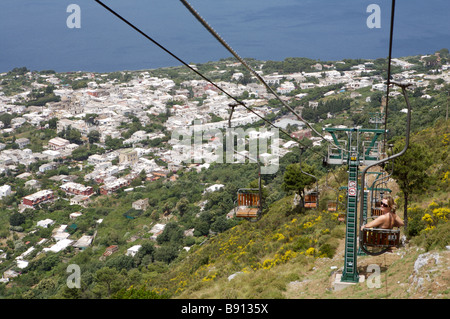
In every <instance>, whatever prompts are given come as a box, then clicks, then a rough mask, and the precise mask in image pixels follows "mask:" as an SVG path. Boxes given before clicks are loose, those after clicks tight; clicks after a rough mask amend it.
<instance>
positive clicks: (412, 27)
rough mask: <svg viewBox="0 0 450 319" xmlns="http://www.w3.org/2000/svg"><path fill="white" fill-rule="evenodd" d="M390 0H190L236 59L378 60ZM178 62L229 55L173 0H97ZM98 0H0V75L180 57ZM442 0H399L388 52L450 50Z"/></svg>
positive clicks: (449, 5)
mask: <svg viewBox="0 0 450 319" xmlns="http://www.w3.org/2000/svg"><path fill="white" fill-rule="evenodd" d="M392 1H393V0H339V1H338V0H277V1H268V0H190V1H189V3H190V5H192V6H193V7H194V8H195V10H197V12H198V13H199V14H200V15H201V16H202V17H203V18H204V19H205V20H206V21H207V22H208V23H209V24H210V25H211V26H212V27H213V28H214V29H215V30H216V32H218V33H219V34H220V36H221V37H222V38H223V39H224V40H225V41H226V42H227V43H228V44H229V45H230V46H231V47H232V48H233V49H234V50H235V51H236V52H237V53H238V54H239V55H240V56H241V57H243V58H254V59H257V60H273V61H281V60H284V59H285V58H288V57H307V58H311V59H316V60H320V61H337V60H341V59H345V58H353V59H356V58H363V59H376V58H386V57H387V56H388V54H389V35H390V27H391V16H392V12H393V11H392ZM101 3H103V4H104V5H106V6H108V7H109V8H111V10H113V11H114V12H116V13H117V14H118V15H119V16H121V17H122V18H123V19H125V20H127V21H128V22H129V23H130V24H132V25H134V26H135V27H136V28H138V29H140V30H141V31H142V32H143V33H144V34H145V35H147V36H148V37H150V38H151V39H153V40H154V41H156V42H157V43H159V44H160V45H161V46H163V47H164V48H165V49H167V50H168V51H170V52H171V53H172V54H174V55H175V56H177V57H178V58H179V59H181V60H182V61H184V62H185V63H190V64H199V63H206V62H209V61H218V60H220V59H223V58H228V57H231V54H230V53H229V52H228V51H227V50H226V49H225V48H224V47H223V46H222V45H221V44H220V43H219V42H218V41H217V40H216V39H215V38H214V37H213V36H212V35H211V34H210V33H209V32H208V31H207V30H206V29H205V28H204V27H203V26H202V25H201V24H200V23H199V22H198V21H197V20H196V19H195V18H194V17H193V15H192V14H191V13H190V12H189V11H188V10H187V9H186V7H185V6H184V5H183V3H182V2H181V1H176V0H127V1H124V0H102V1H101ZM101 3H100V1H96V0H68V1H67V0H1V1H0V72H7V71H9V70H11V69H13V68H15V67H23V66H25V67H27V68H28V69H30V70H38V71H41V70H55V71H56V72H72V71H90V72H114V71H124V70H143V69H156V68H161V67H171V66H179V65H181V64H182V63H180V61H179V60H177V59H175V58H174V57H173V56H171V55H170V54H168V53H167V52H166V51H164V50H163V49H162V48H161V47H159V46H157V45H156V44H155V43H153V42H151V41H150V40H149V39H148V38H146V37H145V36H144V35H142V34H140V33H139V32H137V31H136V30H134V29H133V28H132V27H131V26H130V25H128V24H127V23H125V22H124V21H123V20H121V19H120V18H118V17H117V16H115V15H114V14H112V13H111V12H110V11H108V10H107V9H105V7H104V6H102V5H101ZM449 13H450V1H448V0H427V1H424V0H400V1H396V4H395V10H394V25H393V26H394V28H393V45H392V56H393V57H402V56H411V55H418V54H420V55H425V54H433V53H434V52H436V51H438V50H440V49H442V48H449V47H450V19H449V18H448V15H449Z"/></svg>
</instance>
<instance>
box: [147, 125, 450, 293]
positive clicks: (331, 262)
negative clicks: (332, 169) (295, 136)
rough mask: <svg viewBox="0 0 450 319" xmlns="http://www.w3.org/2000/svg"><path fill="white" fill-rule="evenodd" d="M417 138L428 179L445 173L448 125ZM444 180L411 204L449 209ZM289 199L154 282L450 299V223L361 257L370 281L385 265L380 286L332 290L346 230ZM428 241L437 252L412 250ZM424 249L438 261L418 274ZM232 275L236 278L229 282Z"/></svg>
mask: <svg viewBox="0 0 450 319" xmlns="http://www.w3.org/2000/svg"><path fill="white" fill-rule="evenodd" d="M445 134H447V135H445ZM412 140H413V141H414V142H416V143H421V144H426V145H429V146H431V148H432V149H430V153H431V154H433V155H432V156H433V158H434V160H435V162H434V163H435V164H433V165H432V167H430V173H433V174H437V175H438V176H440V175H442V176H443V175H445V172H446V171H448V164H445V162H444V163H443V162H442V161H441V160H442V159H443V158H445V157H446V156H447V155H446V154H447V153H448V147H447V146H448V141H447V140H448V124H447V123H445V122H441V123H439V124H438V125H436V127H435V128H430V129H426V130H425V131H423V132H420V133H419V134H417V135H415V136H413V137H412ZM442 179H443V177H439V178H438V180H439V183H438V185H437V186H436V187H435V188H434V189H433V190H432V191H429V192H428V193H427V194H425V195H421V196H417V198H416V200H415V202H413V205H418V206H421V207H431V206H430V203H432V202H433V200H435V199H436V198H437V199H438V201H439V202H441V203H443V204H442V205H443V206H448V201H449V196H448V185H446V184H445V183H442ZM447 184H448V183H447ZM292 199H293V198H292V197H286V198H284V199H282V200H280V201H278V202H276V203H275V204H274V205H272V206H271V207H270V208H269V209H268V211H266V212H265V214H264V215H263V217H262V218H261V220H259V221H258V222H255V223H251V222H246V221H244V222H243V223H241V224H240V225H238V226H236V227H234V228H232V229H230V230H228V231H227V232H224V233H221V234H219V235H217V236H216V237H214V238H212V239H210V240H209V241H208V242H206V243H205V244H204V245H202V246H200V247H199V248H197V249H196V250H195V251H191V252H190V253H189V254H188V257H187V258H186V259H185V260H183V261H182V262H180V263H178V264H176V265H174V267H173V269H172V271H171V272H169V273H167V274H165V275H164V276H163V277H160V278H159V279H158V281H155V282H152V283H151V284H152V285H156V286H159V287H164V288H166V289H168V290H169V291H170V292H171V293H173V298H227V299H228V298H255V299H259V298H269V299H270V298H448V296H449V292H450V290H449V289H448V284H449V283H450V269H449V268H448V267H447V265H448V264H449V262H450V251H449V250H445V249H444V250H442V248H443V247H444V246H445V245H448V244H449V242H450V238H449V234H450V231H449V230H450V223H443V224H440V225H439V226H438V227H437V228H436V229H435V230H433V232H428V233H422V234H421V235H420V236H418V237H417V238H414V240H412V241H410V242H408V243H407V244H406V245H405V246H403V247H401V248H399V249H397V250H395V251H394V252H392V253H387V254H384V255H381V256H361V257H359V258H358V271H359V273H360V275H364V276H365V278H366V279H368V281H369V282H373V278H374V277H373V276H371V275H372V272H367V271H368V268H367V267H368V266H369V265H378V266H379V267H380V270H381V276H380V277H379V278H380V287H379V288H370V287H369V285H367V282H368V281H366V282H365V283H361V284H358V285H354V286H351V287H350V288H347V289H345V290H342V291H334V290H333V281H334V279H335V274H336V273H339V272H341V271H342V268H343V261H344V258H343V257H344V253H343V251H344V250H343V249H344V231H345V227H344V225H343V224H339V223H338V222H337V221H336V215H334V214H332V213H328V212H326V211H322V212H318V211H314V210H309V211H306V212H299V211H298V210H296V209H293V208H292ZM400 215H402V213H401V212H400ZM427 240H428V241H430V240H435V241H439V242H440V245H437V247H438V248H439V247H440V249H439V250H436V245H435V246H430V245H428V246H427V245H425V246H424V245H421V246H416V245H415V243H421V242H422V244H423V242H424V241H425V242H426V241H427ZM422 247H428V248H427V249H432V252H434V253H437V254H438V255H439V259H438V261H437V262H436V260H435V259H433V258H431V259H430V260H429V262H428V263H427V264H426V265H425V266H423V267H422V268H420V269H419V271H416V270H414V265H415V262H416V260H417V258H418V256H419V255H421V254H424V253H427V254H430V253H432V252H427V251H426V250H425V248H422ZM324 252H328V253H329V255H328V257H330V256H332V258H328V257H327V256H326V255H325V254H324ZM333 252H335V253H334V254H333ZM232 274H236V277H235V278H234V279H231V280H230V279H229V276H230V275H232ZM167 282H168V283H169V285H167V284H166V283H167ZM375 283H376V282H375Z"/></svg>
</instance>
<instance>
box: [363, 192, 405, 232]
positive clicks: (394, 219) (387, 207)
mask: <svg viewBox="0 0 450 319" xmlns="http://www.w3.org/2000/svg"><path fill="white" fill-rule="evenodd" d="M395 207H396V206H395V202H394V199H393V198H392V197H391V196H388V197H386V198H383V200H382V201H381V209H382V211H383V215H381V216H380V217H377V218H376V219H374V220H373V221H371V222H370V223H367V224H365V225H363V226H362V227H361V230H362V229H363V228H383V229H392V228H394V227H401V226H403V225H404V223H403V220H401V219H400V217H398V215H397V214H396V213H395Z"/></svg>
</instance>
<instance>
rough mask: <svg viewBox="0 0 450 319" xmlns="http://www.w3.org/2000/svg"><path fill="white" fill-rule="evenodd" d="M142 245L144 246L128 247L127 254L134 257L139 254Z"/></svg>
mask: <svg viewBox="0 0 450 319" xmlns="http://www.w3.org/2000/svg"><path fill="white" fill-rule="evenodd" d="M141 247H142V246H141V245H134V246H133V247H130V248H128V249H127V254H126V255H127V256H131V257H134V256H135V255H136V254H137V252H138V251H139V249H141Z"/></svg>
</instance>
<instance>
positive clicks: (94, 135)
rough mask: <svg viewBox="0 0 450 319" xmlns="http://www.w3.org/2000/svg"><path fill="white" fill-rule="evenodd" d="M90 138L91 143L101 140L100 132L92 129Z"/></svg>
mask: <svg viewBox="0 0 450 319" xmlns="http://www.w3.org/2000/svg"><path fill="white" fill-rule="evenodd" d="M88 138H89V143H90V144H94V143H97V142H98V141H100V133H99V132H98V131H95V130H94V131H91V132H89V134H88Z"/></svg>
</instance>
